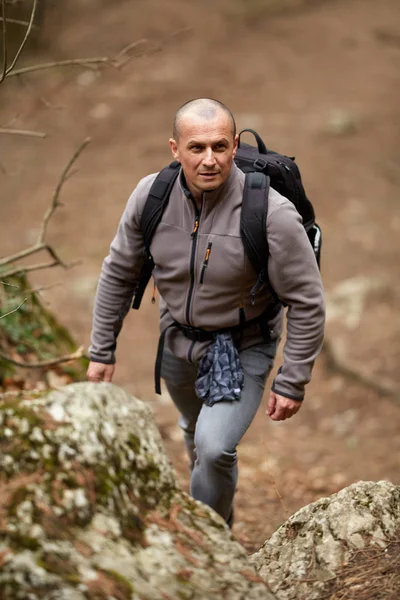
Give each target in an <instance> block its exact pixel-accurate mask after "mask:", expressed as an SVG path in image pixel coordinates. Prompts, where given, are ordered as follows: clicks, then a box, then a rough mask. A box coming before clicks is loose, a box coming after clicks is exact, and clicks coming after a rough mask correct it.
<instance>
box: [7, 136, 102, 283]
mask: <svg viewBox="0 0 400 600" xmlns="http://www.w3.org/2000/svg"><path fill="white" fill-rule="evenodd" d="M90 141H91V139H90V138H86V139H85V140H83V142H81V144H80V145H79V146H78V148H77V149H76V150H75V152H74V154H73V155H72V157H71V158H70V159H69V161H68V163H67V165H66V166H65V168H64V170H63V172H62V174H61V177H60V179H59V182H58V184H57V187H56V189H55V192H54V195H53V199H52V201H51V205H50V207H49V208H48V209H47V211H46V213H45V215H44V217H43V222H42V227H41V230H40V233H39V236H38V239H37V242H36V244H34V245H33V246H31V247H30V248H26V249H25V250H21V251H20V252H17V253H16V254H13V255H12V256H6V257H5V258H3V259H0V267H2V266H5V265H8V264H10V263H13V262H15V261H16V260H21V259H22V258H26V257H27V256H31V255H32V254H36V252H39V251H40V250H47V252H48V253H49V254H50V256H51V257H52V258H53V259H54V262H52V263H39V264H38V265H33V266H29V267H17V268H15V269H12V270H10V271H7V272H5V273H2V277H3V278H4V279H5V278H7V277H11V276H13V275H20V274H22V273H27V272H29V271H38V270H39V269H47V268H49V267H55V266H57V265H59V266H61V267H64V268H70V267H71V266H74V265H75V264H77V262H75V263H71V264H69V265H66V264H64V263H63V261H62V260H61V258H60V257H59V256H58V255H57V253H56V252H55V250H54V249H53V248H52V247H51V246H49V245H48V244H46V243H45V242H44V238H45V235H46V230H47V225H48V223H49V220H50V219H51V217H52V215H53V213H54V211H55V210H56V208H57V207H58V206H61V204H60V202H59V197H60V193H61V189H62V187H63V185H64V183H65V182H66V181H67V179H68V178H69V176H70V170H71V167H72V165H73V164H74V162H75V161H76V160H77V158H78V157H79V155H80V154H81V152H82V151H83V150H84V149H85V148H86V146H87V145H88V144H89V143H90Z"/></svg>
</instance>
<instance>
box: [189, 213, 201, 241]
mask: <svg viewBox="0 0 400 600" xmlns="http://www.w3.org/2000/svg"><path fill="white" fill-rule="evenodd" d="M198 228H199V217H196V220H195V222H194V227H193V231H192V233H191V234H190V237H191V238H192V239H193V238H194V236H195V235H196V233H197V230H198Z"/></svg>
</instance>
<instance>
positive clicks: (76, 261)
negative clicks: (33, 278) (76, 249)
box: [2, 260, 82, 277]
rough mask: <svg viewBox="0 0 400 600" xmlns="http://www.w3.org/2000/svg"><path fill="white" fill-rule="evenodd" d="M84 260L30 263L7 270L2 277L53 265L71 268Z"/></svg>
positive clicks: (22, 273) (48, 267)
mask: <svg viewBox="0 0 400 600" xmlns="http://www.w3.org/2000/svg"><path fill="white" fill-rule="evenodd" d="M81 262H82V261H80V260H74V261H73V262H71V263H68V264H65V263H62V262H61V261H59V260H55V261H54V262H52V263H39V264H37V265H30V266H29V267H17V268H15V269H12V270H11V271H6V272H5V273H2V277H15V276H16V275H25V273H29V272H32V271H41V270H43V269H50V268H51V267H64V269H71V268H72V267H75V266H76V265H79V264H81Z"/></svg>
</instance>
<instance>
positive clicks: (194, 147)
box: [190, 146, 201, 152]
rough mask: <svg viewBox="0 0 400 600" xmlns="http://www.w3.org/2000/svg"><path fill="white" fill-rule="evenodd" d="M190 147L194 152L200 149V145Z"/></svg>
mask: <svg viewBox="0 0 400 600" xmlns="http://www.w3.org/2000/svg"><path fill="white" fill-rule="evenodd" d="M190 149H191V150H194V151H195V152H199V151H200V150H201V146H191V147H190Z"/></svg>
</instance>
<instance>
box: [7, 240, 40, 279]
mask: <svg viewBox="0 0 400 600" xmlns="http://www.w3.org/2000/svg"><path fill="white" fill-rule="evenodd" d="M43 248H45V245H44V244H35V245H34V246H31V247H30V248H27V249H26V250H21V251H20V252H17V254H13V255H12V256H6V257H5V258H2V259H0V267H3V266H4V265H8V264H10V263H12V262H15V261H16V260H21V258H25V257H26V256H30V255H31V254H35V253H36V252H39V250H43ZM3 276H4V275H3Z"/></svg>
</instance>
